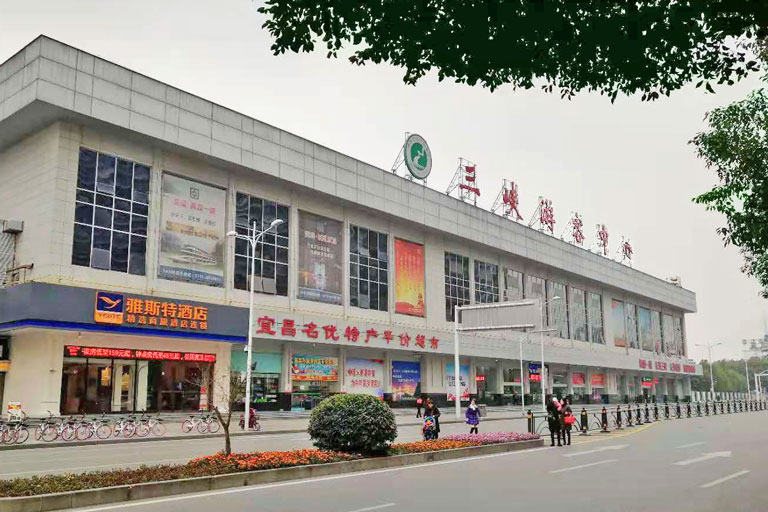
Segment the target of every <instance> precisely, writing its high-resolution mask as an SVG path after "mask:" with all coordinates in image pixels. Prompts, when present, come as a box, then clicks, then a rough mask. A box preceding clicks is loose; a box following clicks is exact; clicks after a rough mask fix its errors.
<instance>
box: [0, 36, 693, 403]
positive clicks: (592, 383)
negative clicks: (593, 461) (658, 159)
mask: <svg viewBox="0 0 768 512" xmlns="http://www.w3.org/2000/svg"><path fill="white" fill-rule="evenodd" d="M0 184H1V185H0V219H5V221H4V222H2V227H3V229H2V230H0V231H2V232H3V235H2V236H4V237H5V238H6V239H7V240H8V241H7V242H6V244H5V246H6V247H11V248H12V249H10V250H8V249H7V250H6V253H10V254H11V256H10V259H9V258H8V257H6V260H9V261H7V262H6V264H5V268H6V272H5V276H4V278H3V279H2V280H0V282H2V283H3V288H2V289H0V337H2V345H0V346H2V352H0V395H1V396H2V402H3V408H4V409H5V408H7V407H8V405H9V404H18V403H20V404H21V407H22V409H24V410H25V411H26V412H27V413H28V414H30V415H42V414H45V413H46V411H51V412H53V413H71V412H78V411H87V412H102V411H104V412H117V411H130V410H160V411H180V410H198V409H206V408H209V407H211V406H212V405H215V404H220V403H222V402H224V401H226V397H227V394H228V390H229V386H228V382H229V380H228V378H229V377H228V376H229V374H230V372H232V371H243V370H244V369H245V356H244V352H243V347H244V343H245V340H246V335H245V333H246V331H247V327H248V326H247V319H248V311H247V305H248V300H249V292H248V287H249V283H250V282H251V277H252V276H251V270H250V269H251V264H253V267H254V270H255V272H254V273H253V280H252V281H253V283H254V290H255V291H256V293H255V314H254V317H255V323H254V333H255V334H254V364H255V367H254V393H255V400H256V401H257V404H258V407H259V408H264V409H278V408H279V409H290V408H303V407H310V406H311V405H312V404H313V403H315V402H316V401H317V399H319V398H322V397H324V396H327V395H329V394H333V393H344V392H362V393H370V394H375V395H378V396H381V397H382V398H383V399H385V400H387V401H390V402H392V403H393V404H405V405H407V404H409V403H412V401H413V400H414V396H415V395H424V396H432V397H434V398H435V399H436V400H438V402H439V403H445V402H446V400H451V399H454V397H453V391H452V389H453V388H452V386H451V385H449V384H450V383H451V382H452V381H451V379H452V377H453V375H454V369H453V332H454V331H453V327H454V323H453V308H454V307H455V306H456V305H464V304H482V303H493V302H501V301H510V300H518V299H522V298H531V299H539V300H541V301H544V302H546V304H547V305H546V307H545V308H544V311H543V314H544V317H545V324H546V325H547V326H548V327H547V328H548V329H552V332H550V333H548V335H546V336H544V341H543V343H544V351H545V365H544V368H541V364H540V357H539V353H540V344H539V341H540V340H539V339H538V337H537V336H534V337H533V338H532V339H531V338H530V337H529V336H528V335H525V334H521V333H517V332H506V331H504V332H492V333H491V332H487V333H474V334H469V333H463V334H462V336H461V340H460V346H461V350H460V353H461V363H460V367H461V368H460V372H459V373H460V375H461V382H462V385H461V393H462V399H466V398H468V397H469V396H478V397H479V398H480V399H481V401H484V402H486V403H489V404H495V403H510V402H512V403H515V402H517V401H519V399H520V395H522V394H526V395H530V399H535V398H536V397H538V396H539V393H540V391H541V386H542V385H544V386H545V390H546V391H547V392H554V393H557V394H561V395H572V396H573V398H574V401H576V402H611V401H618V400H626V399H632V398H635V397H640V396H646V397H649V398H651V397H652V398H656V399H660V400H663V399H670V400H677V399H684V398H685V397H689V396H690V394H691V393H690V376H691V375H696V374H701V368H700V367H699V366H697V365H695V364H694V363H692V362H690V361H689V360H688V359H687V349H686V345H687V339H686V336H685V320H684V315H685V314H686V313H692V312H695V309H696V302H695V295H694V294H693V293H692V292H690V291H688V290H685V289H683V288H681V287H680V286H675V285H673V284H670V283H667V282H665V281H663V280H660V279H657V278H655V277H652V276H650V275H647V274H645V273H642V272H639V271H637V270H634V269H632V268H629V267H627V266H624V265H621V264H619V263H616V262H614V261H611V260H609V259H607V258H604V257H602V256H600V255H597V254H593V253H591V252H589V251H587V250H584V249H582V248H580V247H576V246H574V245H571V244H568V243H565V242H563V241H561V240H558V239H556V238H554V237H551V236H548V235H545V234H543V233H541V232H539V231H536V230H533V229H530V228H528V227H526V226H523V225H521V224H519V223H516V222H513V221H511V220H509V219H506V218H503V217H500V216H498V215H495V214H493V213H491V212H488V211H484V210H482V209H480V208H477V207H474V206H471V205H469V204H467V203H465V202H462V201H459V200H457V199H454V198H451V197H448V196H446V195H445V194H442V193H439V192H437V191H434V190H431V189H429V188H427V187H425V186H423V185H421V184H420V183H417V182H414V181H410V180H407V179H404V178H402V177H400V176H397V175H394V174H392V173H391V172H387V171H384V170H382V169H378V168H376V167H373V166H371V165H368V164H366V163H364V162H361V161H358V160H355V159H352V158H350V157H347V156H345V155H343V154H341V153H338V152H335V151H333V150H330V149H328V148H325V147H323V146H320V145H318V144H315V143H313V142H311V141H308V140H305V139H302V138H301V137H298V136H296V135H293V134H291V133H288V132H285V131H283V130H280V129H279V128H275V127H272V126H269V125H267V124H264V123H262V122H260V121H257V120H255V119H252V118H249V117H247V116H244V115H242V114H239V113H237V112H233V111H231V110H228V109H226V108H224V107H221V106H219V105H216V104H213V103H211V102H208V101H206V100H204V99H202V98H199V97H196V96H193V95H191V94H188V93H186V92H184V91H182V90H179V89H176V88H174V87H171V86H169V85H166V84H163V83H161V82H158V81H156V80H153V79H151V78H148V77H146V76H143V75H141V74H139V73H135V72H133V71H131V70H128V69H126V68H123V67H120V66H118V65H115V64H113V63H110V62H108V61H105V60H102V59H100V58H98V57H94V56H92V55H89V54H87V53H85V52H82V51H79V50H77V49H75V48H72V47H70V46H67V45H65V44H62V43H59V42H57V41H54V40H52V39H49V38H46V37H42V36H41V37H40V38H38V39H36V40H35V41H33V42H32V43H30V44H29V45H28V46H27V47H25V48H24V49H22V50H21V51H20V52H19V53H17V54H16V55H15V56H14V57H12V58H11V59H9V60H8V61H6V62H5V63H3V64H2V65H0ZM275 219H280V220H282V221H283V222H282V224H280V225H279V226H277V227H276V229H275V230H274V231H271V232H268V233H267V234H265V235H264V236H263V238H262V239H261V241H260V243H259V244H258V245H257V249H256V253H255V257H254V258H252V256H254V255H252V254H251V249H250V248H249V244H248V243H247V242H242V241H240V240H236V239H235V238H234V237H228V236H227V233H228V232H230V231H236V232H237V233H239V234H243V235H249V234H252V233H253V232H254V231H253V230H254V229H255V230H256V231H258V232H260V231H261V230H263V229H265V228H267V227H269V226H270V224H271V223H272V221H274V220H275ZM555 297H559V299H554V298H555ZM553 299H554V300H553ZM521 347H522V348H521ZM520 350H522V354H523V357H522V364H521V361H520V357H519V355H518V354H519V351H520ZM521 371H522V375H521ZM527 399H528V398H527Z"/></svg>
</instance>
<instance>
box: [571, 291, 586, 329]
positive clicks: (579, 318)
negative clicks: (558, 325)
mask: <svg viewBox="0 0 768 512" xmlns="http://www.w3.org/2000/svg"><path fill="white" fill-rule="evenodd" d="M568 290H569V291H570V295H571V300H570V302H569V305H570V317H571V333H572V334H573V339H575V340H581V341H589V334H588V330H587V299H586V295H585V294H584V290H580V289H578V288H573V287H570V288H569V289H568Z"/></svg>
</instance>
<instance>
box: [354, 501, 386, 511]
mask: <svg viewBox="0 0 768 512" xmlns="http://www.w3.org/2000/svg"><path fill="white" fill-rule="evenodd" d="M395 505H397V503H384V504H383V505H376V506H374V507H365V508H358V509H357V510H350V512H370V511H371V510H381V509H382V508H389V507H394V506H395Z"/></svg>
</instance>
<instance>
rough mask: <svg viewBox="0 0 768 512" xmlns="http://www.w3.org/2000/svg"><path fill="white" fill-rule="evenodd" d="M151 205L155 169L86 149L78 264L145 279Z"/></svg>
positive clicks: (78, 205)
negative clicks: (151, 182)
mask: <svg viewBox="0 0 768 512" xmlns="http://www.w3.org/2000/svg"><path fill="white" fill-rule="evenodd" d="M94 202H95V206H94ZM148 203H149V167H147V166H144V165H141V164H137V163H134V162H131V161H129V160H123V159H122V158H117V157H114V156H110V155H105V154H103V153H99V152H97V151H92V150H90V149H86V148H80V160H79V164H78V170H77V193H76V195H75V229H74V237H73V241H72V264H73V265H80V266H84V267H92V268H98V269H102V270H112V271H114V272H128V273H131V274H136V275H142V276H143V275H144V274H145V265H144V261H145V259H146V249H147V239H146V237H147V225H148V219H147V215H148V213H149V212H148V208H147V204H148ZM131 205H133V208H131ZM131 211H133V213H131Z"/></svg>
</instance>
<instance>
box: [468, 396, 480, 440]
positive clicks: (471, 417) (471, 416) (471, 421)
mask: <svg viewBox="0 0 768 512" xmlns="http://www.w3.org/2000/svg"><path fill="white" fill-rule="evenodd" d="M466 418H467V425H469V433H470V434H477V433H478V432H477V426H478V425H479V424H480V408H479V407H478V406H477V403H476V402H475V399H474V398H473V399H472V401H470V402H469V407H467V412H466Z"/></svg>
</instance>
